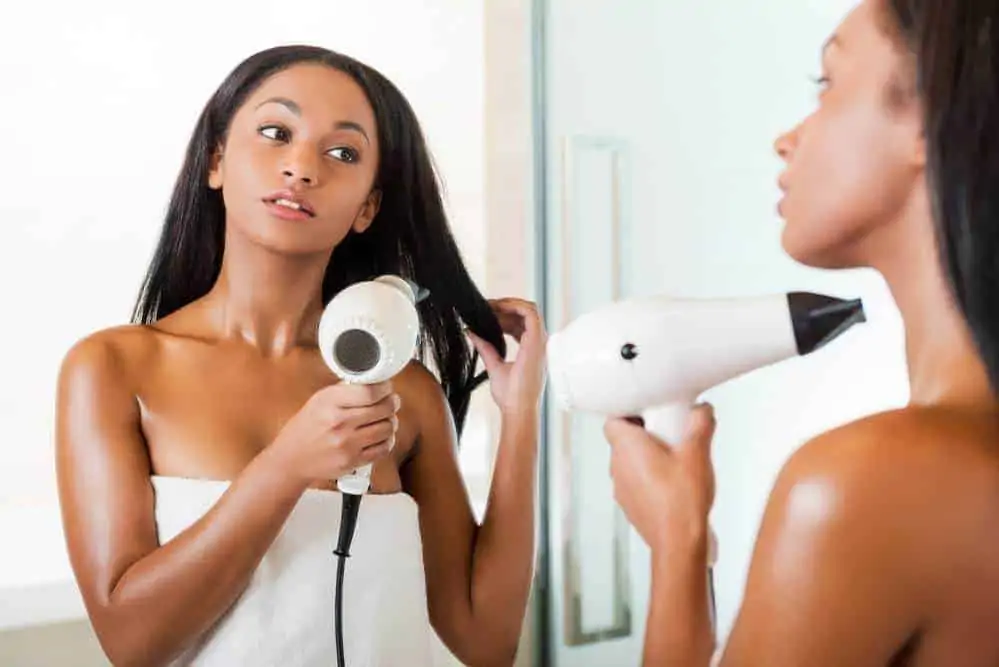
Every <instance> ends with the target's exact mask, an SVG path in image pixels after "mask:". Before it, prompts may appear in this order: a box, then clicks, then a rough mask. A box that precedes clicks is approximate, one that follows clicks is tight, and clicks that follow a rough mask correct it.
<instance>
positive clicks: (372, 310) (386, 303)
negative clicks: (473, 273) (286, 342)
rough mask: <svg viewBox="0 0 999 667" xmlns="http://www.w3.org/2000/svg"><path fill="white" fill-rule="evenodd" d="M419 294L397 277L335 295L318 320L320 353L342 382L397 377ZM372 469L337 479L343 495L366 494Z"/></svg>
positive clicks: (410, 340)
mask: <svg viewBox="0 0 999 667" xmlns="http://www.w3.org/2000/svg"><path fill="white" fill-rule="evenodd" d="M422 296H423V294H422V293H421V291H420V290H419V288H417V287H416V286H414V285H412V284H410V283H408V282H407V281H405V280H403V279H402V278H400V277H398V276H379V277H378V278H375V279H374V280H369V281H364V282H359V283H355V284H354V285H351V286H349V287H347V288H345V289H343V290H342V291H340V292H339V293H338V294H337V295H336V296H335V297H333V299H332V300H331V301H330V302H329V304H327V306H326V308H325V309H324V310H323V314H322V317H321V318H320V320H319V352H320V354H321V355H322V357H323V360H324V361H325V362H326V364H327V365H328V366H329V367H330V369H331V370H332V371H333V372H334V373H336V374H337V375H338V376H339V377H340V378H341V379H342V380H343V381H344V382H350V383H352V384H376V383H378V382H384V381H386V380H388V379H390V378H392V377H394V376H395V375H396V374H397V373H399V372H400V371H401V370H402V369H403V368H405V366H406V364H407V363H409V361H410V360H411V359H412V358H413V356H414V354H415V353H416V347H417V343H418V340H419V332H420V320H419V314H418V313H417V310H416V302H417V301H418V300H419V299H420V298H422ZM370 478H371V464H368V465H365V466H363V467H362V468H359V469H357V470H356V471H354V472H353V473H352V474H350V475H347V476H345V477H341V478H340V479H339V480H337V487H338V488H339V489H340V490H341V491H343V492H344V493H351V494H355V495H360V494H363V493H365V492H366V491H367V490H368V483H369V480H370Z"/></svg>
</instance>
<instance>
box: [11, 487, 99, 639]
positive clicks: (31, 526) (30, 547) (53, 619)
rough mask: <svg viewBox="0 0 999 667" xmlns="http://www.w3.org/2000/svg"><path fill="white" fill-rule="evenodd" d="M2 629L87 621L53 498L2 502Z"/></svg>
mask: <svg viewBox="0 0 999 667" xmlns="http://www.w3.org/2000/svg"><path fill="white" fill-rule="evenodd" d="M0 536H2V537H0V545H2V546H0V631H2V630H12V629H17V628H25V627H30V626H36V625H46V624H49V623H59V622H63V621H71V620H78V619H83V618H86V611H85V609H84V606H83V600H82V598H81V597H80V592H79V589H78V588H77V586H76V582H75V580H74V579H73V572H72V569H71V568H70V565H69V557H68V556H67V554H66V546H65V542H64V538H63V532H62V523H61V520H60V516H59V506H58V504H57V503H56V502H55V501H54V500H52V501H49V500H46V499H38V500H31V501H13V502H11V501H8V502H4V503H0Z"/></svg>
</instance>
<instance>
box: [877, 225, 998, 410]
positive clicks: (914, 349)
mask: <svg viewBox="0 0 999 667" xmlns="http://www.w3.org/2000/svg"><path fill="white" fill-rule="evenodd" d="M900 223H901V224H899V225H897V226H894V227H895V230H896V232H897V233H895V234H893V235H891V236H892V238H888V239H884V240H885V241H887V243H888V246H886V247H885V249H884V251H883V252H881V253H879V254H881V255H882V256H884V257H886V258H887V259H886V261H884V262H882V263H880V264H878V265H877V266H875V268H876V269H878V270H879V271H880V272H881V274H882V275H883V276H884V278H885V281H886V282H887V284H888V288H889V289H890V290H891V293H892V296H893V298H894V300H895V303H896V304H897V305H898V308H899V311H900V312H901V315H902V321H903V322H904V325H905V349H906V362H907V365H908V370H909V390H910V402H911V403H912V404H914V405H941V404H946V405H960V406H975V405H983V404H984V405H992V404H993V403H994V401H995V397H994V394H993V392H992V390H991V388H990V385H989V381H988V374H987V372H986V370H985V365H984V364H983V363H982V360H981V357H980V356H979V355H978V352H977V349H976V347H975V345H974V342H973V341H972V338H971V333H970V331H969V329H968V327H967V324H966V322H965V320H964V317H963V316H962V315H961V313H960V311H959V310H958V307H957V305H956V303H955V302H954V300H953V298H952V296H951V293H950V288H949V286H948V284H947V281H946V279H945V277H944V272H943V269H942V268H941V262H940V258H939V256H938V253H937V246H936V241H935V238H934V234H933V226H932V219H931V216H930V213H929V209H928V206H920V207H918V208H916V210H913V211H910V212H909V213H908V214H907V215H906V216H905V217H903V219H902V220H901V221H900Z"/></svg>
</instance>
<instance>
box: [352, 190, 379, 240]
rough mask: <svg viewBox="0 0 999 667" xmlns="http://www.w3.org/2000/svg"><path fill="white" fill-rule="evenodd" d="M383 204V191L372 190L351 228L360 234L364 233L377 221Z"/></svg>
mask: <svg viewBox="0 0 999 667" xmlns="http://www.w3.org/2000/svg"><path fill="white" fill-rule="evenodd" d="M381 205H382V191H381V190H372V191H371V193H370V194H369V195H368V198H367V199H366V200H365V202H364V205H363V206H362V207H361V210H360V212H358V214H357V217H356V218H354V224H353V225H351V227H350V228H351V229H353V230H354V231H355V232H357V233H358V234H362V233H364V232H365V231H366V230H367V229H368V227H370V226H371V223H372V222H374V221H375V216H376V215H378V209H379V208H381Z"/></svg>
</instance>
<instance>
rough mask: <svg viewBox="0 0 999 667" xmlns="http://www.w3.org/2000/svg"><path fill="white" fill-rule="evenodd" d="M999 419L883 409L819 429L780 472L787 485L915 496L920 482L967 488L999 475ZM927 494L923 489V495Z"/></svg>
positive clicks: (940, 411) (915, 409) (936, 410)
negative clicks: (824, 484) (825, 484)
mask: <svg viewBox="0 0 999 667" xmlns="http://www.w3.org/2000/svg"><path fill="white" fill-rule="evenodd" d="M997 437H999V416H997V415H995V414H985V413H969V412H958V411H955V410H949V409H945V408H932V407H930V408H922V407H907V408H902V409H898V410H892V411H888V412H882V413H878V414H875V415H871V416H869V417H865V418H863V419H860V420H857V421H854V422H851V423H849V424H846V425H844V426H841V427H839V428H836V429H833V430H831V431H828V432H826V433H823V434H821V435H819V436H817V437H816V438H813V439H812V440H810V441H809V442H807V443H806V444H805V445H804V446H802V447H801V448H800V449H799V450H798V451H797V452H795V454H794V455H793V456H792V457H791V458H790V459H789V460H788V462H787V464H786V465H785V467H784V469H783V471H782V474H781V476H782V478H784V480H785V482H786V483H787V482H795V481H798V480H812V481H815V480H817V479H823V480H826V481H828V482H830V483H833V484H835V485H836V486H838V487H841V488H843V489H844V490H845V489H853V490H855V491H858V492H859V491H861V490H863V489H871V488H872V487H880V488H879V489H878V495H879V496H880V497H884V496H885V494H888V495H893V494H900V495H908V494H912V493H916V488H915V487H918V484H919V482H921V481H929V480H930V479H932V480H933V484H934V485H936V486H937V487H938V488H939V485H941V484H946V485H953V488H954V490H955V491H960V490H961V489H962V488H963V489H967V488H968V485H969V484H974V483H975V482H976V480H977V481H979V482H984V481H986V480H989V481H990V482H991V481H992V480H995V479H996V478H997V477H999V441H997ZM923 495H925V494H923Z"/></svg>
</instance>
